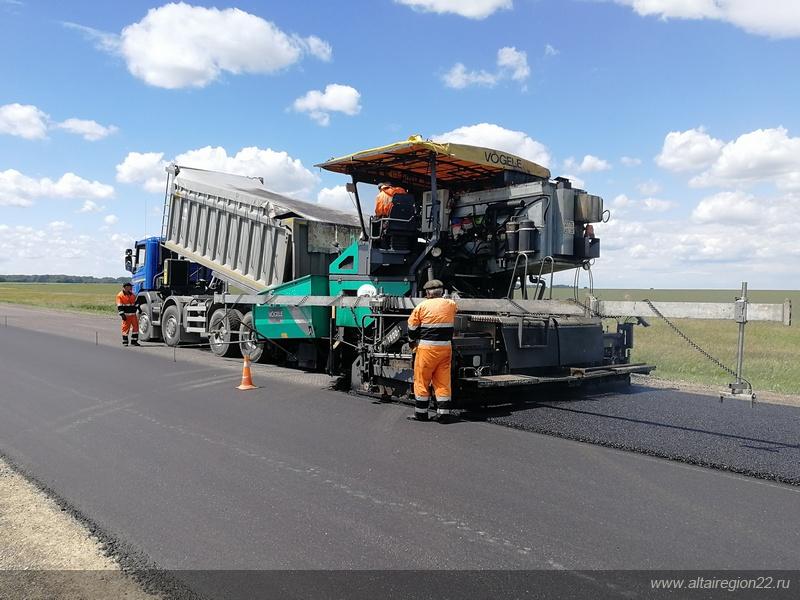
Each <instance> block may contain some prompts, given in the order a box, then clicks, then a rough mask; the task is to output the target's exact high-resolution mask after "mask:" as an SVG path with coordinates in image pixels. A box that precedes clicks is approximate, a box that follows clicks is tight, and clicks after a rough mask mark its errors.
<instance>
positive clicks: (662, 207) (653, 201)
mask: <svg viewBox="0 0 800 600" xmlns="http://www.w3.org/2000/svg"><path fill="white" fill-rule="evenodd" d="M673 206H675V204H674V203H673V202H670V201H669V200H660V199H658V198H645V199H644V200H642V209H643V210H646V211H650V212H666V211H668V210H669V209H670V208H672V207H673Z"/></svg>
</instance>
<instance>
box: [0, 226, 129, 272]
mask: <svg viewBox="0 0 800 600" xmlns="http://www.w3.org/2000/svg"><path fill="white" fill-rule="evenodd" d="M59 223H60V222H59ZM0 232H2V235H0V272H3V273H31V274H33V273H39V274H41V273H67V274H71V275H73V274H74V275H95V276H105V275H122V274H124V271H123V269H122V264H123V262H122V257H123V253H124V250H125V248H129V247H130V246H131V242H132V239H133V238H132V237H131V236H124V235H118V234H115V235H109V234H107V233H98V232H92V234H91V235H87V234H85V233H80V232H73V231H72V230H71V228H69V227H64V226H61V225H60V224H59V225H56V226H55V227H53V226H52V224H50V225H48V226H47V227H42V228H36V227H29V226H24V225H18V226H13V227H12V226H8V225H2V224H0Z"/></svg>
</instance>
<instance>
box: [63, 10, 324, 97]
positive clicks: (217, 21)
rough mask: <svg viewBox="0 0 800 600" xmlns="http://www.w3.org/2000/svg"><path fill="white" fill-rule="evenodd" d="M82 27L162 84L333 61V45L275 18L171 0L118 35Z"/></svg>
mask: <svg viewBox="0 0 800 600" xmlns="http://www.w3.org/2000/svg"><path fill="white" fill-rule="evenodd" d="M67 26H69V27H72V28H75V29H78V30H80V31H81V32H83V33H84V35H86V36H87V37H89V38H90V39H92V40H93V41H95V42H96V44H97V46H98V47H99V48H100V49H102V50H105V51H107V52H113V53H117V54H120V55H121V56H122V57H123V59H124V60H125V63H126V65H127V67H128V71H130V73H131V74H132V75H134V76H135V77H138V78H139V79H141V80H143V81H145V82H146V83H148V84H150V85H152V86H156V87H162V88H168V89H176V88H183V87H204V86H206V85H208V84H209V83H211V82H212V81H215V80H217V79H218V78H219V77H220V76H221V75H222V73H231V74H234V75H238V74H241V73H276V72H279V71H281V70H283V69H286V68H287V67H290V66H291V65H293V64H295V63H297V62H298V61H300V60H301V59H302V58H303V55H305V54H309V55H311V56H315V57H316V58H319V59H321V60H325V61H327V60H330V59H331V55H332V50H331V46H330V44H328V43H327V42H326V41H324V40H322V39H320V38H318V37H316V36H309V37H305V38H303V37H300V36H297V35H292V34H288V33H286V32H284V31H282V30H281V29H279V28H278V27H277V26H276V25H275V24H274V23H271V22H270V21H267V20H265V19H262V18H261V17H258V16H256V15H253V14H250V13H248V12H245V11H243V10H240V9H238V8H226V9H217V8H205V7H202V6H191V5H189V4H186V3H183V2H181V3H170V4H165V5H164V6H161V7H159V8H152V9H150V10H149V11H148V12H147V15H145V17H144V18H143V19H142V20H141V21H138V22H136V23H133V24H131V25H128V26H127V27H125V28H124V29H123V30H122V33H121V34H120V35H119V36H114V35H113V34H108V33H104V32H100V31H96V30H93V29H91V28H88V27H84V26H82V25H74V24H67Z"/></svg>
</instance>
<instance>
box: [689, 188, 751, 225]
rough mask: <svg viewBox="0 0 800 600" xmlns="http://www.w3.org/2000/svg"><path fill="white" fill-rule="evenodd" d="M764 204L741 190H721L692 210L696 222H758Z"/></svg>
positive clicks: (733, 223)
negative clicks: (760, 203)
mask: <svg viewBox="0 0 800 600" xmlns="http://www.w3.org/2000/svg"><path fill="white" fill-rule="evenodd" d="M764 208H765V207H764V206H762V205H759V203H758V202H757V201H756V199H755V197H754V196H752V195H751V194H746V193H744V192H741V191H737V192H720V193H719V194H714V195H713V196H709V197H708V198H703V199H702V200H701V201H700V202H699V203H698V205H697V206H696V207H695V208H694V210H693V211H692V220H693V221H694V222H695V223H724V224H730V225H739V224H749V223H757V222H759V221H760V220H761V215H762V213H763V212H764Z"/></svg>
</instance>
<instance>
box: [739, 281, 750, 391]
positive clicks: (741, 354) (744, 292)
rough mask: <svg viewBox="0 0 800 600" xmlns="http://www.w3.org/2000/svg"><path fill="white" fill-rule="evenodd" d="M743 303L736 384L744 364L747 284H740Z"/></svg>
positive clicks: (744, 282) (740, 379) (740, 378)
mask: <svg viewBox="0 0 800 600" xmlns="http://www.w3.org/2000/svg"><path fill="white" fill-rule="evenodd" d="M740 300H741V302H742V303H743V307H744V308H743V311H742V314H741V315H740V318H739V346H738V350H737V354H736V384H737V385H741V383H742V365H743V363H744V325H745V323H747V312H746V310H747V282H746V281H743V282H742V297H741V298H740Z"/></svg>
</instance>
